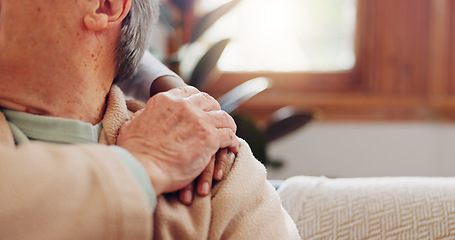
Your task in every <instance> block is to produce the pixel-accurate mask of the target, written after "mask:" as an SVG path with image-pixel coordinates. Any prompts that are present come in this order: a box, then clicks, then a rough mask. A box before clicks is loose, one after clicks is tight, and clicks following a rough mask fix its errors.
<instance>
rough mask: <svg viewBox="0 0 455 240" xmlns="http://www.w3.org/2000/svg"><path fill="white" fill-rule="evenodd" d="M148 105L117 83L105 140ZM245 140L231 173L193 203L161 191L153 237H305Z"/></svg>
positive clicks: (233, 158) (103, 134) (106, 120)
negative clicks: (126, 94)
mask: <svg viewBox="0 0 455 240" xmlns="http://www.w3.org/2000/svg"><path fill="white" fill-rule="evenodd" d="M143 107H144V105H143V104H142V103H139V102H136V101H128V102H127V103H126V105H125V100H124V97H123V93H122V92H121V90H120V89H119V88H118V87H117V86H113V87H112V89H111V92H110V94H109V99H108V107H107V109H106V115H105V118H104V119H103V129H102V131H101V136H100V142H101V143H105V144H115V143H116V139H117V136H118V132H119V128H120V127H121V126H122V125H123V123H124V122H125V121H127V119H128V118H129V117H130V116H131V114H132V112H134V111H137V110H139V109H141V108H143ZM241 142H242V144H241V148H240V152H239V153H238V154H237V156H235V155H234V154H232V153H231V155H230V164H229V167H228V170H229V172H228V173H226V174H227V176H226V177H225V178H224V179H223V180H222V181H221V182H218V183H216V184H215V186H214V187H213V189H212V191H211V193H210V194H209V196H207V197H199V196H196V197H195V198H194V201H193V203H192V204H191V206H186V205H183V204H182V203H181V202H180V201H179V200H178V198H177V196H176V195H175V194H167V195H162V196H160V197H158V203H157V207H156V210H155V214H154V218H153V239H185V240H191V239H195V240H199V239H214V240H215V239H274V240H275V239H286V240H288V239H289V240H292V239H300V238H299V235H298V232H297V229H296V228H295V224H294V222H293V221H292V219H291V218H290V217H289V215H288V214H287V213H286V211H285V210H284V209H283V207H282V205H281V202H280V198H279V196H278V193H277V192H276V191H275V189H274V187H273V186H272V185H271V184H270V183H269V182H268V181H267V180H266V171H265V168H264V166H263V165H262V164H261V163H260V162H259V161H257V160H256V159H255V158H254V156H253V154H252V153H251V150H250V148H249V147H248V145H247V144H246V142H244V141H241Z"/></svg>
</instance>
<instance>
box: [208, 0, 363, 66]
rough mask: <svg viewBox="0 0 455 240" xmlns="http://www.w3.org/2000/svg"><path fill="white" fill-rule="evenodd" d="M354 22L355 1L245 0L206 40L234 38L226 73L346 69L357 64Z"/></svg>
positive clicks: (224, 62) (213, 0)
mask: <svg viewBox="0 0 455 240" xmlns="http://www.w3.org/2000/svg"><path fill="white" fill-rule="evenodd" d="M226 2H227V1H226V0H201V2H200V4H201V8H202V9H205V10H210V9H213V8H214V7H215V5H216V4H222V3H226ZM355 20H356V0H243V1H241V2H240V3H239V4H238V5H237V6H236V7H235V8H234V9H233V10H232V11H231V12H229V13H228V14H226V15H225V16H223V17H222V18H221V19H220V20H219V21H218V22H217V23H216V24H215V25H214V26H213V27H212V28H211V29H209V30H208V31H207V32H206V34H205V35H204V37H203V40H204V41H208V42H214V41H217V40H220V39H222V38H231V43H230V44H229V45H228V47H227V48H226V50H225V52H224V53H223V56H222V57H221V59H220V62H219V64H218V67H219V68H220V69H221V70H223V71H261V70H262V71H310V70H312V71H334V70H346V69H350V68H352V67H353V65H354V62H355V55H354V34H355Z"/></svg>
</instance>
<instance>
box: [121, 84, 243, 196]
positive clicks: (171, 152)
mask: <svg viewBox="0 0 455 240" xmlns="http://www.w3.org/2000/svg"><path fill="white" fill-rule="evenodd" d="M235 131H236V125H235V122H234V120H233V119H232V118H231V117H230V116H229V115H228V114H227V113H226V112H224V111H221V110H220V106H219V104H218V102H217V101H216V100H215V99H213V98H212V97H210V96H209V95H208V94H206V93H201V92H199V91H198V90H197V89H196V88H193V87H185V88H177V89H172V90H170V91H168V92H164V93H159V94H157V95H155V96H154V97H152V98H150V100H149V101H148V102H147V105H146V107H145V109H143V110H140V111H138V112H136V113H135V114H134V115H133V117H132V118H131V119H130V120H129V121H128V122H127V123H125V124H124V125H123V126H122V128H121V129H120V133H119V136H118V138H117V144H118V145H119V146H121V147H123V148H125V149H126V150H128V151H129V152H130V153H131V154H133V156H135V157H136V158H137V159H138V160H139V161H140V162H141V164H142V165H143V166H144V168H145V169H146V171H147V173H148V174H149V176H150V180H151V182H152V185H153V187H154V189H155V192H156V194H157V195H160V194H162V193H168V192H174V191H176V190H179V189H182V188H183V187H185V186H187V185H188V184H189V183H191V182H192V181H193V180H194V179H196V177H198V176H199V175H200V174H201V173H202V171H203V170H204V169H206V168H207V167H208V166H209V162H210V160H211V159H212V156H214V155H215V154H216V152H217V151H218V149H220V148H229V149H230V150H231V151H233V152H234V153H237V151H238V148H239V141H238V139H237V137H236V136H235Z"/></svg>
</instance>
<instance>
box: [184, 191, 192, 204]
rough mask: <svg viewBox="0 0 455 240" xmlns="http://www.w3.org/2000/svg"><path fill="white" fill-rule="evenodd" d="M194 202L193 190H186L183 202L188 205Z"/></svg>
mask: <svg viewBox="0 0 455 240" xmlns="http://www.w3.org/2000/svg"><path fill="white" fill-rule="evenodd" d="M192 200H193V192H192V191H191V190H185V191H184V192H183V202H184V203H186V204H190V203H191V201H192Z"/></svg>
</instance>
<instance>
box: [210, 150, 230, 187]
mask: <svg viewBox="0 0 455 240" xmlns="http://www.w3.org/2000/svg"><path fill="white" fill-rule="evenodd" d="M228 162H229V155H228V149H227V148H223V149H220V150H219V151H218V152H217V153H216V162H215V169H214V174H213V178H214V179H215V180H217V181H221V180H222V179H223V178H224V173H225V172H226V168H227V165H228Z"/></svg>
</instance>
